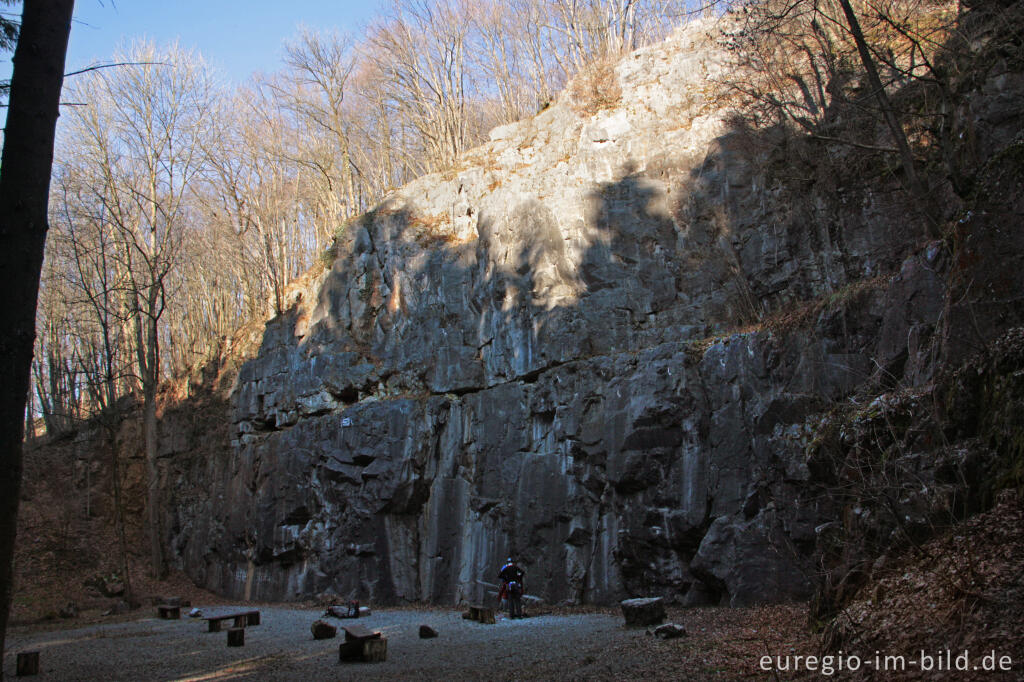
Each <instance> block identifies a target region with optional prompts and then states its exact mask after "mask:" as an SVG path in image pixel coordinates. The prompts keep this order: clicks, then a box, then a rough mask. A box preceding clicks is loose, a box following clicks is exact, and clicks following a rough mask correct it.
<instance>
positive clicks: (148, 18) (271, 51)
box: [0, 0, 385, 83]
mask: <svg viewBox="0 0 1024 682" xmlns="http://www.w3.org/2000/svg"><path fill="white" fill-rule="evenodd" d="M384 5H385V2H384V0H360V1H352V0H291V1H290V2H288V1H282V0H278V1H276V2H273V1H271V0H75V18H74V23H73V24H72V26H71V42H70V45H69V47H68V57H67V71H75V70H77V69H81V68H83V67H86V66H89V65H90V64H93V63H95V62H96V61H105V60H107V59H109V57H110V55H111V54H112V53H113V52H114V50H115V49H116V47H117V46H118V45H119V44H121V43H122V41H130V40H131V39H133V38H143V37H145V38H149V39H151V40H155V41H156V42H171V41H173V40H174V39H176V38H177V39H179V41H180V43H181V45H182V46H183V47H191V48H196V49H198V50H199V51H200V52H202V53H203V56H204V57H206V59H207V60H208V61H210V62H212V63H214V64H216V65H218V66H220V67H221V68H222V69H223V72H224V75H225V76H226V77H227V78H228V79H229V80H231V81H232V82H234V83H239V82H241V81H244V80H245V79H246V78H248V76H249V75H250V74H251V73H252V72H253V71H273V70H275V69H276V68H277V67H278V66H279V65H280V63H281V41H282V40H284V39H285V38H289V37H291V36H293V35H295V33H296V31H297V29H298V27H299V26H300V25H306V26H309V27H310V28H314V29H324V30H330V29H334V28H337V29H338V30H340V31H347V32H351V33H355V34H357V35H358V34H359V33H360V32H361V27H362V26H363V25H364V24H365V23H366V22H367V21H369V20H370V19H372V18H373V17H374V16H375V15H377V14H378V13H379V12H380V10H381V9H382V8H383V7H384ZM17 11H18V13H20V11H21V10H20V7H19V8H17ZM2 59H3V61H4V64H3V74H2V76H0V77H5V78H6V77H9V74H10V55H9V54H8V55H5V56H4V57H2Z"/></svg>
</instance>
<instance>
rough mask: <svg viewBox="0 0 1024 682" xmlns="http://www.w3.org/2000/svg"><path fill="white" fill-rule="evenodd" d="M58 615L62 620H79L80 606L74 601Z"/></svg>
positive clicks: (65, 606) (66, 605)
mask: <svg viewBox="0 0 1024 682" xmlns="http://www.w3.org/2000/svg"><path fill="white" fill-rule="evenodd" d="M57 615H59V616H60V617H61V618H78V604H76V603H75V602H73V601H72V602H68V603H67V604H65V605H64V606H63V607H62V608H61V610H60V611H58V612H57Z"/></svg>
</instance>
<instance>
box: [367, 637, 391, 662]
mask: <svg viewBox="0 0 1024 682" xmlns="http://www.w3.org/2000/svg"><path fill="white" fill-rule="evenodd" d="M387 657H388V640H387V639H385V638H384V637H381V638H379V639H368V640H366V641H365V642H363V661H364V662H366V663H381V662H383V661H385V660H387Z"/></svg>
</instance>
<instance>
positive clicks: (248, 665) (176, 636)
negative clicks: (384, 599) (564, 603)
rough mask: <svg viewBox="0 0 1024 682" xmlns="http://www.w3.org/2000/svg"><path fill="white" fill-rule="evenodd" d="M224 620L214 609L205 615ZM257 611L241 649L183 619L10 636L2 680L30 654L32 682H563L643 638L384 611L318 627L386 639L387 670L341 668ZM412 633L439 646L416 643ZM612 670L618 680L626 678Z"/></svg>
mask: <svg viewBox="0 0 1024 682" xmlns="http://www.w3.org/2000/svg"><path fill="white" fill-rule="evenodd" d="M201 608H202V607H201ZM247 608H251V607H247ZM182 610H183V611H185V609H182ZM224 610H225V607H223V606H218V607H216V608H215V609H207V612H208V613H209V612H214V611H217V612H224ZM260 611H261V614H262V619H261V620H262V622H261V624H260V625H258V626H252V627H249V628H246V631H245V646H244V647H241V648H228V646H227V635H226V633H224V632H219V633H208V632H206V622H205V621H202V620H196V619H189V618H186V617H184V614H183V618H182V619H181V620H159V619H157V618H155V616H154V617H146V618H142V619H138V620H133V621H129V622H121V623H99V624H94V625H88V626H83V627H78V628H74V629H64V630H56V631H50V632H40V631H38V629H36V630H33V629H31V628H13V629H12V630H10V631H8V636H7V651H8V653H7V654H6V655H5V656H4V661H3V670H4V674H5V675H9V676H10V679H13V678H14V672H15V655H16V653H17V652H19V651H32V650H37V651H39V652H40V675H39V677H37V678H35V679H39V680H62V681H63V680H257V679H258V680H347V679H359V680H378V679H388V680H395V679H418V680H423V679H427V680H475V679H517V678H518V679H523V678H542V679H543V678H550V677H551V676H556V677H562V678H567V677H570V675H569V673H570V672H572V671H574V670H576V671H578V670H580V668H581V666H585V665H586V664H589V663H592V662H594V661H596V660H598V659H600V658H602V657H603V654H605V653H606V652H608V651H611V650H614V649H616V648H618V647H620V646H621V645H622V644H624V643H628V641H629V640H630V639H635V638H638V637H639V638H643V637H644V631H643V630H635V629H626V628H624V627H623V626H622V625H621V623H622V619H621V617H616V616H612V615H604V614H573V615H541V616H534V617H530V618H525V619H520V620H510V619H507V618H501V617H500V616H499V620H498V622H497V624H495V625H482V624H480V623H476V622H473V621H467V620H463V619H462V615H461V612H459V611H442V610H434V611H423V610H387V609H383V610H380V611H374V612H373V614H372V615H371V616H369V617H367V618H363V619H360V620H358V621H341V620H337V619H332V618H326V619H325V620H327V621H328V622H330V623H332V624H334V625H339V626H340V625H342V624H346V625H347V624H349V623H358V624H360V625H364V626H367V627H369V628H372V629H379V630H381V631H382V632H383V633H384V636H385V637H387V639H388V656H387V661H385V662H383V663H346V664H340V663H339V662H338V644H339V643H340V642H341V641H342V640H343V638H344V634H343V633H342V632H341V630H340V627H339V636H338V638H336V639H332V640H321V641H316V640H314V639H313V637H312V634H311V633H310V629H309V628H310V625H311V624H312V623H313V621H315V620H316V619H317V618H318V617H320V615H321V613H322V611H321V610H320V609H309V608H306V609H299V608H280V607H261V608H260ZM421 624H425V625H430V626H431V627H433V628H434V629H435V630H437V631H438V633H439V636H438V637H437V638H436V639H420V638H419V626H420V625H421ZM615 667H616V668H618V669H619V674H621V673H624V672H626V671H625V670H622V669H621V666H619V665H617V666H615ZM637 672H638V673H639V671H637ZM619 674H617V675H616V677H619Z"/></svg>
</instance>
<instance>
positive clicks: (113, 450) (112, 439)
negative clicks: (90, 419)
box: [86, 408, 135, 607]
mask: <svg viewBox="0 0 1024 682" xmlns="http://www.w3.org/2000/svg"><path fill="white" fill-rule="evenodd" d="M111 409H114V408H111ZM107 445H108V447H109V448H110V468H111V469H112V471H113V476H112V478H113V484H114V514H115V516H114V521H115V523H116V525H117V542H118V545H120V550H121V572H122V573H123V578H122V579H123V580H124V597H125V601H127V602H128V606H129V607H133V606H134V605H135V594H134V593H133V592H132V574H131V566H130V565H129V564H128V540H127V538H126V536H125V529H124V502H123V495H122V489H121V458H120V457H118V455H117V437H116V436H115V435H114V430H113V428H111V429H109V430H108V432H107ZM88 471H89V468H88V467H86V472H88Z"/></svg>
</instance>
